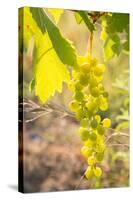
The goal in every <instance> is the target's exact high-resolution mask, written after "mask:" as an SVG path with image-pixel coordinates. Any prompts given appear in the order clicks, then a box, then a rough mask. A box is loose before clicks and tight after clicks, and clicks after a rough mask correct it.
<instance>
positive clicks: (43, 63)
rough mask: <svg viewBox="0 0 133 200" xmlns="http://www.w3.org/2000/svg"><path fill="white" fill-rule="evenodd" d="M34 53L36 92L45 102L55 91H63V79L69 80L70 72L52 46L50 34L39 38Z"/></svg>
mask: <svg viewBox="0 0 133 200" xmlns="http://www.w3.org/2000/svg"><path fill="white" fill-rule="evenodd" d="M42 44H44V45H42ZM34 53H35V57H34V58H35V61H34V65H35V69H34V74H35V82H36V85H35V94H36V95H37V96H38V97H39V98H40V100H41V101H42V102H43V103H44V102H46V101H47V100H48V98H49V97H50V96H51V95H54V93H55V91H58V92H61V91H62V83H63V81H64V82H68V81H69V72H68V70H67V68H66V66H65V65H64V64H63V63H62V62H61V60H60V59H59V57H58V55H57V54H56V52H55V50H54V48H53V47H52V43H51V41H50V39H49V36H48V34H45V35H44V37H43V38H40V39H38V41H37V45H36V48H35V52H34Z"/></svg>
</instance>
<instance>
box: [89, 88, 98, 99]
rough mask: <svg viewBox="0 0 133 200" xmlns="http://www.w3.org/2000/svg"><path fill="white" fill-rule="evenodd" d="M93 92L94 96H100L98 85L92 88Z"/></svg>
mask: <svg viewBox="0 0 133 200" xmlns="http://www.w3.org/2000/svg"><path fill="white" fill-rule="evenodd" d="M91 94H92V96H94V97H98V96H99V90H98V88H97V87H94V88H92V89H91Z"/></svg>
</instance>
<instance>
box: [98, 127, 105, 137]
mask: <svg viewBox="0 0 133 200" xmlns="http://www.w3.org/2000/svg"><path fill="white" fill-rule="evenodd" d="M97 132H98V134H99V135H104V133H105V128H104V127H103V126H102V125H99V126H98V127H97Z"/></svg>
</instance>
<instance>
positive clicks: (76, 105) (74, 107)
mask: <svg viewBox="0 0 133 200" xmlns="http://www.w3.org/2000/svg"><path fill="white" fill-rule="evenodd" d="M78 108H79V103H78V102H77V101H75V100H73V101H71V102H70V103H69V109H70V110H71V111H72V112H76V111H77V109H78Z"/></svg>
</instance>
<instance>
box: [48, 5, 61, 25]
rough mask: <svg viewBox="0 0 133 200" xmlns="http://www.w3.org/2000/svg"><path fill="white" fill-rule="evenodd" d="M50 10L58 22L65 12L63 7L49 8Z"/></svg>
mask: <svg viewBox="0 0 133 200" xmlns="http://www.w3.org/2000/svg"><path fill="white" fill-rule="evenodd" d="M48 12H49V13H50V14H51V15H52V16H53V17H54V20H55V22H56V24H57V23H58V22H59V20H60V17H61V15H62V14H63V12H64V10H63V9H55V8H48Z"/></svg>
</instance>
